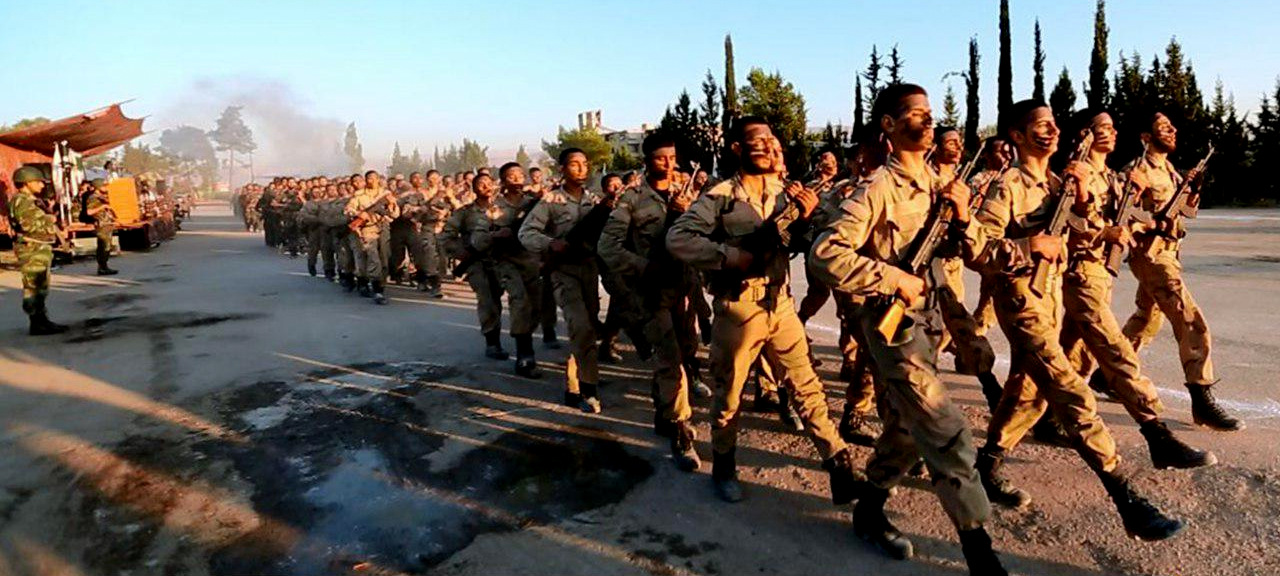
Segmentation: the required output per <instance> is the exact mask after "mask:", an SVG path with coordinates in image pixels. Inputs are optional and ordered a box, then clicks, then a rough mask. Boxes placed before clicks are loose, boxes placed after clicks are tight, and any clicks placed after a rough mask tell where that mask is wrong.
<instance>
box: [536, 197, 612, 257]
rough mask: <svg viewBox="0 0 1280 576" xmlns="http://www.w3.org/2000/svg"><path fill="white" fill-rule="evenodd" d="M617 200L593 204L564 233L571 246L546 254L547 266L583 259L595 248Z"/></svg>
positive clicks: (567, 242) (605, 200)
mask: <svg viewBox="0 0 1280 576" xmlns="http://www.w3.org/2000/svg"><path fill="white" fill-rule="evenodd" d="M615 202H617V198H616V197H615V198H606V199H604V200H601V201H600V202H597V203H596V205H595V206H592V207H591V209H590V210H588V211H587V213H586V214H583V215H582V218H579V219H578V222H577V223H576V224H574V225H573V228H570V229H569V232H568V233H567V234H565V235H564V238H562V240H564V242H565V244H568V245H569V246H568V247H567V248H565V249H564V251H563V252H559V253H556V252H551V251H548V252H547V254H546V266H547V267H548V269H551V268H555V267H556V266H559V265H561V264H564V263H566V262H573V261H576V260H581V259H583V258H585V257H586V255H587V254H589V253H590V250H592V249H593V248H595V245H596V243H597V242H599V241H600V232H602V231H603V230H604V225H605V224H606V223H608V222H609V214H610V213H611V212H613V204H614V203H615Z"/></svg>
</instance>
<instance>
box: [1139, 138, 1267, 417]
mask: <svg viewBox="0 0 1280 576" xmlns="http://www.w3.org/2000/svg"><path fill="white" fill-rule="evenodd" d="M1149 120H1150V122H1148V123H1147V125H1146V127H1147V129H1146V130H1145V131H1143V133H1142V134H1141V137H1142V140H1143V142H1146V143H1147V153H1146V155H1145V156H1143V157H1141V158H1139V159H1137V160H1135V161H1134V162H1133V163H1132V164H1131V165H1130V166H1129V168H1128V173H1129V179H1130V181H1132V182H1134V183H1135V184H1136V185H1138V186H1140V187H1141V193H1140V195H1139V197H1138V202H1139V206H1140V207H1141V208H1142V209H1144V210H1147V211H1148V212H1151V213H1153V214H1155V213H1158V212H1159V211H1160V210H1161V209H1162V208H1163V207H1164V206H1165V205H1167V204H1168V203H1169V201H1170V200H1171V199H1172V198H1173V194H1174V192H1175V191H1177V189H1178V187H1179V186H1180V185H1181V184H1182V176H1181V175H1179V174H1178V171H1177V170H1175V169H1174V168H1173V164H1171V163H1170V162H1169V154H1171V153H1173V152H1174V151H1175V150H1176V149H1177V145H1178V131H1177V129H1176V128H1174V126H1173V123H1172V122H1170V120H1169V118H1168V117H1167V116H1165V115H1164V114H1161V113H1155V114H1153V115H1152V116H1151V117H1150V119H1149ZM1192 201H1193V202H1194V203H1195V204H1198V203H1199V201H1200V200H1199V196H1198V195H1197V196H1194V197H1193V199H1192ZM1186 235H1187V230H1186V225H1185V223H1184V222H1182V219H1181V218H1177V219H1176V220H1175V221H1172V222H1156V228H1155V229H1153V230H1144V231H1141V232H1139V233H1138V234H1136V235H1135V236H1134V240H1135V244H1136V245H1135V246H1134V249H1133V251H1132V253H1131V256H1130V258H1129V269H1130V270H1132V271H1133V276H1134V277H1135V278H1137V279H1138V295H1137V299H1136V304H1137V309H1136V310H1134V311H1133V315H1132V316H1130V317H1129V320H1128V321H1127V322H1125V324H1124V335H1125V336H1126V337H1127V338H1129V341H1130V342H1132V343H1133V348H1134V349H1135V350H1142V347H1143V346H1145V345H1146V344H1147V343H1148V342H1150V341H1151V339H1152V338H1154V337H1155V335H1156V334H1157V333H1158V332H1159V331H1160V325H1161V324H1162V323H1163V320H1164V318H1165V317H1166V316H1167V317H1168V318H1169V324H1170V326H1171V327H1172V328H1173V336H1174V339H1175V340H1177V341H1178V358H1179V359H1180V360H1181V361H1182V371H1183V373H1184V375H1185V376H1186V386H1187V391H1188V392H1190V393H1191V417H1192V419H1193V420H1194V421H1195V423H1196V424H1200V425H1202V426H1207V427H1209V428H1212V429H1214V430H1221V431H1234V430H1240V429H1243V428H1244V423H1242V422H1241V421H1240V420H1239V419H1236V418H1234V417H1232V416H1230V415H1229V414H1227V412H1226V410H1224V409H1223V408H1222V406H1221V405H1219V404H1218V402H1217V400H1215V399H1214V397H1213V393H1212V392H1211V391H1210V389H1211V388H1212V387H1213V385H1214V384H1215V383H1217V381H1218V380H1217V378H1215V377H1214V374H1213V360H1212V359H1211V358H1210V357H1209V351H1210V347H1211V337H1210V335H1209V324H1208V322H1207V321H1206V320H1205V317H1204V312H1203V311H1201V310H1200V306H1199V305H1198V304H1196V301H1195V298H1193V297H1192V296H1191V290H1190V289H1189V288H1187V284H1186V282H1185V281H1183V279H1182V261H1181V247H1182V238H1183V237H1185V236H1186Z"/></svg>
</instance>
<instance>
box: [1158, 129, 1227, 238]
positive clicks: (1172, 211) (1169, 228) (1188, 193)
mask: <svg viewBox="0 0 1280 576" xmlns="http://www.w3.org/2000/svg"><path fill="white" fill-rule="evenodd" d="M1213 153H1214V149H1213V145H1212V144H1210V145H1209V152H1208V153H1207V154H1205V155H1204V158H1201V159H1200V163H1198V164H1196V166H1195V167H1194V168H1192V169H1191V170H1190V171H1189V172H1187V175H1186V177H1184V178H1183V179H1182V185H1181V186H1178V191H1177V192H1174V193H1173V198H1170V199H1169V203H1168V204H1165V205H1164V208H1161V209H1160V211H1159V212H1157V213H1156V214H1155V216H1154V219H1155V220H1156V222H1157V223H1158V224H1159V225H1160V228H1159V229H1160V233H1161V234H1163V235H1165V236H1168V237H1170V238H1173V237H1174V231H1175V230H1176V229H1177V223H1178V221H1179V220H1180V219H1182V218H1195V217H1196V214H1197V213H1199V211H1200V208H1199V207H1200V202H1199V201H1197V202H1194V203H1193V202H1191V200H1192V198H1194V197H1196V196H1198V195H1199V194H1200V192H1199V191H1194V192H1193V191H1192V189H1191V188H1192V184H1193V183H1195V181H1196V180H1198V179H1200V177H1201V176H1203V175H1204V171H1205V168H1206V167H1207V166H1208V165H1209V159H1210V158H1212V157H1213ZM1174 239H1175V240H1176V239H1177V238H1174Z"/></svg>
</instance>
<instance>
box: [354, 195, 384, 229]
mask: <svg viewBox="0 0 1280 576" xmlns="http://www.w3.org/2000/svg"><path fill="white" fill-rule="evenodd" d="M390 197H391V190H390V189H389V188H383V189H382V192H380V193H379V194H378V197H377V198H374V199H373V203H372V204H369V206H368V207H366V208H365V209H364V210H361V211H360V213H359V214H356V217H355V218H352V219H351V222H350V223H348V224H347V228H348V229H349V230H351V231H352V232H354V233H359V232H360V229H361V228H364V225H365V224H368V223H369V218H370V215H372V214H382V215H385V214H386V213H387V206H386V203H387V198H390Z"/></svg>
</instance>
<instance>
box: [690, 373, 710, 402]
mask: <svg viewBox="0 0 1280 576" xmlns="http://www.w3.org/2000/svg"><path fill="white" fill-rule="evenodd" d="M687 372H688V375H689V393H691V394H693V395H694V396H696V397H698V398H710V397H711V396H712V395H713V394H715V392H713V391H712V390H711V387H710V386H707V384H706V383H705V382H703V381H702V376H699V375H698V373H697V372H694V371H687Z"/></svg>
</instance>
